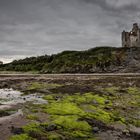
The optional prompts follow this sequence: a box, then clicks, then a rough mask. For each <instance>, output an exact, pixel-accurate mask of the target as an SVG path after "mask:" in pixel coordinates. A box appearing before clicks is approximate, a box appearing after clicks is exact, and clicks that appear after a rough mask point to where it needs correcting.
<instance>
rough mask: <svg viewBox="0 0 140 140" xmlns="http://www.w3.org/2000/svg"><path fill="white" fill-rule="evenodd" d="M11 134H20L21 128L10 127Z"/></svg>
mask: <svg viewBox="0 0 140 140" xmlns="http://www.w3.org/2000/svg"><path fill="white" fill-rule="evenodd" d="M11 133H13V134H22V133H23V129H22V128H15V127H14V126H11Z"/></svg>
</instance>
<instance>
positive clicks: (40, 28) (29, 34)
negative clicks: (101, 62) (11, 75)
mask: <svg viewBox="0 0 140 140" xmlns="http://www.w3.org/2000/svg"><path fill="white" fill-rule="evenodd" d="M139 10H140V1H139V0H0V56H1V59H2V60H4V61H9V60H11V59H17V58H20V57H26V56H32V55H41V54H46V53H47V54H52V53H57V52H60V51H62V50H84V49H88V48H91V47H95V46H100V45H110V46H121V40H120V34H121V31H122V30H123V29H127V30H129V29H130V28H131V25H132V23H133V22H138V23H140V12H139Z"/></svg>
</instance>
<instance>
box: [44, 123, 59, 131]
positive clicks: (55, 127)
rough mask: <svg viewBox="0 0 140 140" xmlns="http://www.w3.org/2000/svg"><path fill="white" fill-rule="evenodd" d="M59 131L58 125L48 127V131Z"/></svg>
mask: <svg viewBox="0 0 140 140" xmlns="http://www.w3.org/2000/svg"><path fill="white" fill-rule="evenodd" d="M56 129H57V125H55V124H50V125H48V126H47V128H46V131H53V130H56Z"/></svg>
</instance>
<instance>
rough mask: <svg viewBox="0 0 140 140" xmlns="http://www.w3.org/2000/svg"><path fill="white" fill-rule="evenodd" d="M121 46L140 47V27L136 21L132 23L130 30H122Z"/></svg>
mask: <svg viewBox="0 0 140 140" xmlns="http://www.w3.org/2000/svg"><path fill="white" fill-rule="evenodd" d="M122 47H128V48H130V47H140V28H139V26H138V24H137V23H134V24H133V28H132V30H131V31H130V32H125V31H123V32H122Z"/></svg>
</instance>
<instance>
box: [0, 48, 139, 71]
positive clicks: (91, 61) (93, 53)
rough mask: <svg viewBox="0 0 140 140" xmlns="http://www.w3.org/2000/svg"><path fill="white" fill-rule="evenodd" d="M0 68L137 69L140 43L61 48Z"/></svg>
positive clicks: (29, 69)
mask: <svg viewBox="0 0 140 140" xmlns="http://www.w3.org/2000/svg"><path fill="white" fill-rule="evenodd" d="M0 70H1V71H3V70H4V71H7V70H8V71H23V72H24V71H37V72H40V73H113V72H114V73H120V72H124V73H125V72H133V73H135V72H140V47H137V48H136V47H132V48H113V47H97V48H93V49H90V50H87V51H64V52H62V53H59V54H56V55H51V56H47V55H45V56H40V57H32V58H26V59H22V60H18V61H13V62H12V63H9V64H6V65H0Z"/></svg>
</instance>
